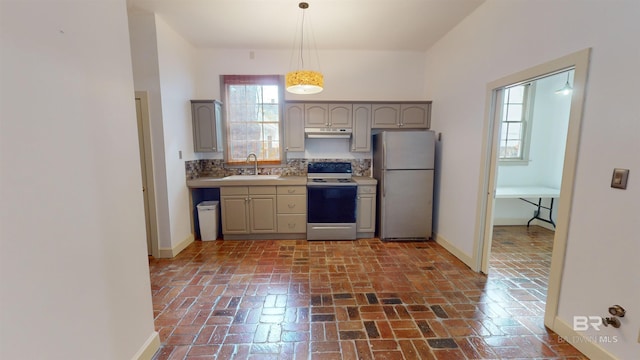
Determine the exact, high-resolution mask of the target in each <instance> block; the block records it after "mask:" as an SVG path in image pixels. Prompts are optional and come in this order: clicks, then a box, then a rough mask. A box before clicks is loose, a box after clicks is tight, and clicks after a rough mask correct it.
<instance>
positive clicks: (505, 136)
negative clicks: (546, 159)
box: [498, 83, 533, 163]
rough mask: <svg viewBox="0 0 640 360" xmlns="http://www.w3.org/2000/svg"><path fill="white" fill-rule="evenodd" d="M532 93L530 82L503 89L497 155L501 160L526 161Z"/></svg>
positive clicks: (529, 134) (529, 135) (529, 136)
mask: <svg viewBox="0 0 640 360" xmlns="http://www.w3.org/2000/svg"><path fill="white" fill-rule="evenodd" d="M532 94H533V85H532V84H531V83H529V84H524V85H517V86H513V87H509V88H506V89H504V101H503V106H502V122H501V124H500V125H501V126H500V143H499V155H498V156H499V159H500V161H502V162H510V163H523V162H524V163H527V162H528V157H529V140H530V138H531V131H530V130H529V129H530V128H531V109H532V108H533V106H531V105H532V104H533V95H532Z"/></svg>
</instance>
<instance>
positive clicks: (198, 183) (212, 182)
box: [187, 176, 307, 188]
mask: <svg viewBox="0 0 640 360" xmlns="http://www.w3.org/2000/svg"><path fill="white" fill-rule="evenodd" d="M306 184H307V177H306V176H281V177H279V178H277V179H264V180H230V179H225V178H222V177H201V178H197V179H193V180H187V186H188V187H190V188H219V187H222V186H256V185H265V186H274V185H284V186H292V185H306Z"/></svg>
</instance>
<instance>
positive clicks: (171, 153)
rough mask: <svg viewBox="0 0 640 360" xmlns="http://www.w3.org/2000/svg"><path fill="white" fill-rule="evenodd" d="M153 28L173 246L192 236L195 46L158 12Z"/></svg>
mask: <svg viewBox="0 0 640 360" xmlns="http://www.w3.org/2000/svg"><path fill="white" fill-rule="evenodd" d="M156 32H157V36H158V68H159V70H160V89H161V93H162V121H163V130H164V154H165V166H166V171H167V173H166V177H167V199H168V206H169V207H168V209H169V220H170V227H171V247H172V248H175V247H176V245H178V244H179V243H181V242H183V241H185V240H187V239H189V238H190V237H191V236H192V232H191V217H190V216H189V214H190V208H191V206H190V204H189V189H188V188H187V185H186V173H185V165H184V162H185V160H194V159H196V155H195V153H194V152H193V131H192V125H191V122H192V120H191V103H190V100H191V99H194V98H195V91H196V85H195V78H196V70H195V49H194V48H193V46H191V44H189V43H188V42H187V41H186V40H185V39H184V38H182V37H181V36H180V35H178V34H177V33H176V32H175V31H174V30H173V29H171V28H170V27H169V25H167V23H166V22H165V21H164V20H163V19H162V18H161V17H160V16H157V15H156ZM179 152H182V159H180V157H179ZM161 247H162V245H161Z"/></svg>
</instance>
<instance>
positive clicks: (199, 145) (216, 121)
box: [191, 100, 222, 152]
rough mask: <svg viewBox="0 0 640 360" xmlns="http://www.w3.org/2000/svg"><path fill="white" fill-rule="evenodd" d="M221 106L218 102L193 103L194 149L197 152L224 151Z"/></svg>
mask: <svg viewBox="0 0 640 360" xmlns="http://www.w3.org/2000/svg"><path fill="white" fill-rule="evenodd" d="M221 112H222V107H221V104H220V103H219V102H217V101H214V100H211V101H192V102H191V117H192V120H193V148H194V151H195V152H219V151H222V149H221V148H219V147H221V146H222V129H220V126H221V121H220V118H221V115H222V114H221Z"/></svg>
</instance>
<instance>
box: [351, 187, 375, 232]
mask: <svg viewBox="0 0 640 360" xmlns="http://www.w3.org/2000/svg"><path fill="white" fill-rule="evenodd" d="M357 200H358V201H357V206H356V214H357V218H356V232H357V233H358V235H357V236H358V238H371V237H373V236H374V235H375V231H376V185H358V199H357Z"/></svg>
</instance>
